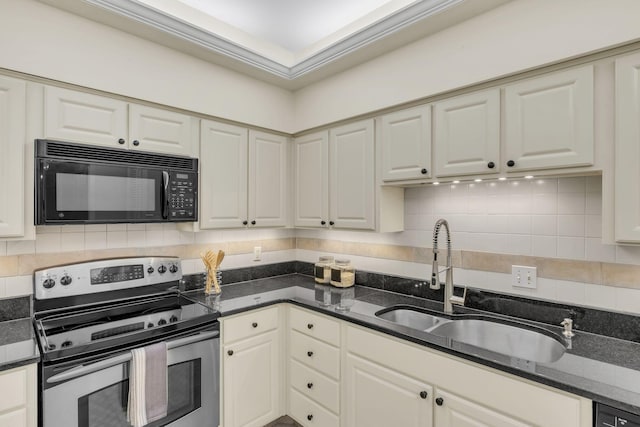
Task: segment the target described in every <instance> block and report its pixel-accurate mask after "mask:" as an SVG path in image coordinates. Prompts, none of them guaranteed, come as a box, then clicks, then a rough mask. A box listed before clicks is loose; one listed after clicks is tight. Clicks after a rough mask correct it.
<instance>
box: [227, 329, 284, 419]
mask: <svg viewBox="0 0 640 427" xmlns="http://www.w3.org/2000/svg"><path fill="white" fill-rule="evenodd" d="M278 333H279V332H278V331H272V332H267V333H264V334H261V335H258V336H255V337H253V338H250V339H247V340H245V341H240V342H238V343H236V344H233V345H227V346H225V347H224V353H223V360H224V367H223V371H224V384H223V394H222V396H223V402H224V403H223V404H224V410H223V417H224V423H223V425H224V427H240V426H242V427H262V426H264V425H266V424H268V423H269V422H271V421H273V420H275V419H276V418H278V416H279V415H280V397H279V396H280V382H281V380H280V377H281V375H282V373H281V369H280V362H279V356H280V354H279V350H278V349H279V346H280V343H279V338H278Z"/></svg>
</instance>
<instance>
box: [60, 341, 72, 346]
mask: <svg viewBox="0 0 640 427" xmlns="http://www.w3.org/2000/svg"><path fill="white" fill-rule="evenodd" d="M72 345H73V342H71V341H69V340H67V341H65V342H63V343H62V344H61V345H60V347H62V348H66V347H71V346H72Z"/></svg>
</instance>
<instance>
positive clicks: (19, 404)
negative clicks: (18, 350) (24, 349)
mask: <svg viewBox="0 0 640 427" xmlns="http://www.w3.org/2000/svg"><path fill="white" fill-rule="evenodd" d="M37 377H38V375H37V372H36V365H35V364H33V365H27V366H22V367H19V368H15V369H9V370H7V371H3V372H0V427H35V426H36V425H37V424H38V423H37V414H38V410H37V407H36V403H37V379H38V378H37Z"/></svg>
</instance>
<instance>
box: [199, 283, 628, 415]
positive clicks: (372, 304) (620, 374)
mask: <svg viewBox="0 0 640 427" xmlns="http://www.w3.org/2000/svg"><path fill="white" fill-rule="evenodd" d="M325 290H328V291H329V292H327V293H325V292H324V291H325ZM187 295H188V296H189V297H191V298H193V299H196V300H198V301H200V302H202V303H204V304H206V305H209V306H211V307H213V308H214V309H216V310H218V311H219V312H220V315H221V316H223V317H224V316H229V315H232V314H236V313H240V312H243V311H247V310H250V309H254V308H258V307H263V306H267V305H271V304H276V303H280V302H288V303H292V304H295V305H300V306H303V307H306V308H309V309H312V310H315V311H319V312H322V313H325V314H328V315H331V316H334V317H337V318H340V319H342V320H346V321H349V322H353V323H356V324H359V325H362V326H366V327H369V328H371V329H374V330H377V331H380V332H384V333H387V334H390V335H393V336H395V337H399V338H402V339H406V340H408V341H412V342H414V343H418V344H420V345H424V346H426V347H430V348H433V349H436V350H439V351H442V352H445V353H449V354H452V355H454V356H457V357H461V358H464V359H467V360H471V361H473V362H477V363H480V364H482V365H485V366H489V367H492V368H496V369H499V370H501V371H505V372H509V373H511V374H514V375H517V376H520V377H523V378H527V379H530V380H532V381H535V382H538V383H542V384H546V385H549V386H552V387H556V388H559V389H562V390H565V391H568V392H571V393H575V394H577V395H580V396H584V397H586V398H589V399H592V400H594V401H597V402H601V403H605V404H608V405H610V406H614V407H617V408H620V409H623V410H626V411H630V412H633V413H635V414H640V343H636V342H631V341H625V340H620V339H615V338H609V337H606V336H603V335H596V334H592V333H587V332H581V331H577V332H576V336H575V337H574V338H573V339H572V340H571V348H570V349H568V350H567V352H566V353H565V354H564V355H563V356H562V357H561V358H560V359H558V360H557V361H555V362H552V363H536V362H531V361H523V360H522V359H513V358H510V357H507V356H503V355H500V354H497V353H493V352H488V351H486V350H482V349H480V348H477V347H474V346H470V345H466V344H463V343H460V342H456V341H454V340H451V339H447V338H443V337H439V336H436V335H433V334H429V333H427V332H423V331H417V330H414V329H410V328H407V327H404V326H401V325H397V324H393V323H391V322H388V321H385V320H382V319H379V318H377V317H376V316H375V313H376V312H377V311H379V310H381V309H383V308H385V307H390V306H394V305H399V304H406V305H411V306H418V307H423V308H427V309H430V310H436V311H442V303H439V302H436V301H432V300H427V299H422V298H416V297H411V296H407V295H402V294H396V293H393V292H388V291H382V290H378V289H373V288H368V287H362V286H355V287H352V288H347V289H337V288H330V287H327V286H320V285H316V284H315V282H314V280H313V278H312V277H309V276H304V275H298V274H292V275H286V276H279V277H272V278H268V279H259V280H251V281H247V282H241V283H235V284H229V285H224V286H223V288H222V294H221V295H218V296H207V295H205V294H204V293H203V292H202V291H201V290H200V291H192V292H190V293H187ZM326 298H329V299H326ZM323 299H324V300H323ZM327 304H328V305H327ZM463 312H469V311H468V310H464V309H463ZM528 323H531V322H528ZM544 328H545V329H547V330H550V331H553V332H555V333H557V334H558V336H560V335H559V334H560V331H561V329H560V328H554V327H550V326H548V325H544Z"/></svg>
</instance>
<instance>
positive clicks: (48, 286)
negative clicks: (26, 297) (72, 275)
mask: <svg viewBox="0 0 640 427" xmlns="http://www.w3.org/2000/svg"><path fill="white" fill-rule="evenodd" d="M55 285H56V281H55V280H53V279H46V280H45V281H44V282H42V286H44V287H45V288H46V289H51V288H53V287H54V286H55Z"/></svg>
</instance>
